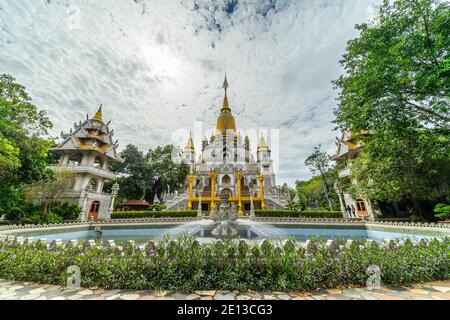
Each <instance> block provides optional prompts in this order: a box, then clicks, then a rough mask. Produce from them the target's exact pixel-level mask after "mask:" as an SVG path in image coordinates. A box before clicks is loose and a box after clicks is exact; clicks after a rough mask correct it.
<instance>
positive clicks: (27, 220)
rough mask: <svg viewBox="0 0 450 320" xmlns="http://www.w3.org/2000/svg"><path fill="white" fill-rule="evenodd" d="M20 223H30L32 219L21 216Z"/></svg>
mask: <svg viewBox="0 0 450 320" xmlns="http://www.w3.org/2000/svg"><path fill="white" fill-rule="evenodd" d="M20 223H21V224H32V223H33V220H31V219H30V218H22V219H20Z"/></svg>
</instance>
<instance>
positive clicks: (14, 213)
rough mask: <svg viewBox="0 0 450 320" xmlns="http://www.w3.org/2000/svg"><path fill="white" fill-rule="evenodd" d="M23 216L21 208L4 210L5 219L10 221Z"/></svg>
mask: <svg viewBox="0 0 450 320" xmlns="http://www.w3.org/2000/svg"><path fill="white" fill-rule="evenodd" d="M23 217H24V212H23V210H22V208H19V207H14V208H11V209H9V210H8V211H6V213H5V219H6V220H11V221H20V219H22V218H23Z"/></svg>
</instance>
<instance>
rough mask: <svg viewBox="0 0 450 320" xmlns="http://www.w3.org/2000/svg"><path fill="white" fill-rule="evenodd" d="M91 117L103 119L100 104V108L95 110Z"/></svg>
mask: <svg viewBox="0 0 450 320" xmlns="http://www.w3.org/2000/svg"><path fill="white" fill-rule="evenodd" d="M92 119H94V120H98V121H103V114H102V105H100V108H98V110H97V112H96V113H95V116H94V117H93V118H92Z"/></svg>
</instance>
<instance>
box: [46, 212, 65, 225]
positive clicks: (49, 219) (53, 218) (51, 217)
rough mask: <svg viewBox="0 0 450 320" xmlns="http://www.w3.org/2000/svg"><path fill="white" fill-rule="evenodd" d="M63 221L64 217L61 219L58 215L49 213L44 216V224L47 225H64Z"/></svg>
mask: <svg viewBox="0 0 450 320" xmlns="http://www.w3.org/2000/svg"><path fill="white" fill-rule="evenodd" d="M63 221H64V219H63V217H60V216H58V215H57V214H53V213H49V214H46V215H44V216H43V222H45V223H62V222H63Z"/></svg>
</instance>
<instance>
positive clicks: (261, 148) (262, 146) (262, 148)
mask: <svg viewBox="0 0 450 320" xmlns="http://www.w3.org/2000/svg"><path fill="white" fill-rule="evenodd" d="M257 151H258V152H260V151H270V149H269V146H268V145H267V143H266V140H265V139H264V137H263V136H262V135H261V137H260V138H259V143H258V150H257Z"/></svg>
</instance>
